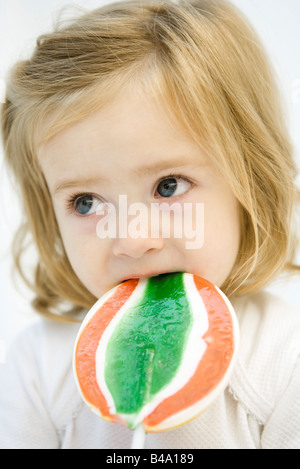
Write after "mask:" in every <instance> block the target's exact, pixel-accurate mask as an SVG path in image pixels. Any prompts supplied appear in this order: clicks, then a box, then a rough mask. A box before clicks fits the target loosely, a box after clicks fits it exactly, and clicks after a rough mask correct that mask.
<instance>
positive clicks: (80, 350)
mask: <svg viewBox="0 0 300 469" xmlns="http://www.w3.org/2000/svg"><path fill="white" fill-rule="evenodd" d="M138 282H139V280H138V279H133V280H129V281H127V282H126V283H125V284H121V285H120V286H119V287H118V288H117V289H116V291H115V292H114V293H113V295H112V296H111V297H110V298H109V299H108V300H107V301H106V302H105V303H104V304H103V305H102V306H101V307H100V309H99V310H98V311H97V312H96V313H95V314H94V315H93V317H92V318H91V320H90V321H89V323H88V324H87V325H86V326H85V328H84V329H83V331H82V333H81V335H80V337H79V339H78V342H77V347H76V354H75V357H76V358H75V369H76V373H77V377H78V383H79V385H80V389H81V392H82V394H83V396H84V398H85V400H86V401H87V402H88V403H89V404H90V405H91V406H93V407H96V408H97V409H99V411H100V413H101V415H102V417H103V418H105V419H107V420H110V421H111V420H115V416H113V415H112V414H111V413H110V411H109V407H108V405H107V402H106V399H105V397H104V395H103V393H102V392H101V390H100V388H99V386H98V383H97V379H96V351H97V347H98V345H99V341H100V339H101V337H102V335H103V333H104V331H105V329H106V328H107V326H108V325H109V323H110V322H111V320H112V319H113V317H114V316H115V315H116V314H117V313H118V311H119V310H120V308H121V307H122V306H123V305H124V304H125V303H126V301H127V300H128V299H129V298H130V296H131V295H132V293H133V291H134V290H135V288H136V286H137V284H138Z"/></svg>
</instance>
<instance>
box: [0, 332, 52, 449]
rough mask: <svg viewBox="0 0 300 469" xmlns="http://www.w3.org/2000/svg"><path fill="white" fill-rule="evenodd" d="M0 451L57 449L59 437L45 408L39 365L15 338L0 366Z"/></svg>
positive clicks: (25, 343) (26, 344)
mask: <svg viewBox="0 0 300 469" xmlns="http://www.w3.org/2000/svg"><path fill="white" fill-rule="evenodd" d="M0 448H2V449H57V448H59V438H58V435H57V432H56V430H55V427H54V425H53V423H52V422H51V418H50V417H49V415H48V412H47V409H46V407H45V405H44V402H43V398H42V392H41V382H40V378H39V362H38V360H37V357H36V356H35V354H34V353H33V350H32V348H31V347H30V345H29V344H28V343H27V342H26V341H24V340H22V338H18V340H16V341H15V342H14V343H13V345H12V347H11V350H10V351H9V353H8V356H7V360H6V362H5V363H4V364H0Z"/></svg>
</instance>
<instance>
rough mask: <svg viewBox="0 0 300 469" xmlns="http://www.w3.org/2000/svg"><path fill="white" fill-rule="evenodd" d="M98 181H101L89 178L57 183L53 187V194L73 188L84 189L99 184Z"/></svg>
mask: <svg viewBox="0 0 300 469" xmlns="http://www.w3.org/2000/svg"><path fill="white" fill-rule="evenodd" d="M100 180H103V178H101V177H91V178H80V179H79V178H78V179H67V180H65V181H61V182H59V183H58V184H57V185H56V186H55V187H54V191H53V194H54V195H57V194H59V192H62V191H64V190H67V189H72V188H74V187H86V186H89V185H92V184H96V183H99V181H100Z"/></svg>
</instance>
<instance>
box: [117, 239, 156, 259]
mask: <svg viewBox="0 0 300 469" xmlns="http://www.w3.org/2000/svg"><path fill="white" fill-rule="evenodd" d="M162 247H163V239H162V238H136V239H134V238H129V237H128V238H118V239H116V240H115V241H114V245H113V254H114V255H115V256H118V257H121V256H122V257H125V256H126V257H133V258H136V259H138V258H140V257H142V256H144V255H145V254H146V253H149V252H151V251H153V252H154V251H159V250H161V249H162Z"/></svg>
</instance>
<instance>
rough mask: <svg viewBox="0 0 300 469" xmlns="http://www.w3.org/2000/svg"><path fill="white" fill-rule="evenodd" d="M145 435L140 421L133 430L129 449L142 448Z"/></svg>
mask: <svg viewBox="0 0 300 469" xmlns="http://www.w3.org/2000/svg"><path fill="white" fill-rule="evenodd" d="M145 437H146V434H145V430H144V426H143V424H142V423H140V424H139V425H138V426H137V427H136V429H135V430H134V432H133V437H132V443H131V449H144V444H145Z"/></svg>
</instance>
